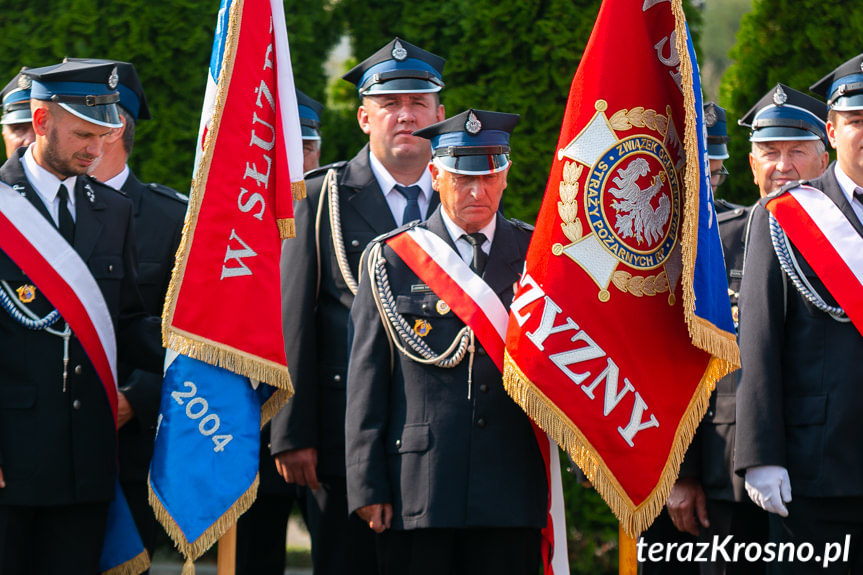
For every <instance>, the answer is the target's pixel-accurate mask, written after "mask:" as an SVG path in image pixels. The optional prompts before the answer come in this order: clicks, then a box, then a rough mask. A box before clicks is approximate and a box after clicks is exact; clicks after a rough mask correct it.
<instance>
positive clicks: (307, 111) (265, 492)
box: [237, 90, 324, 575]
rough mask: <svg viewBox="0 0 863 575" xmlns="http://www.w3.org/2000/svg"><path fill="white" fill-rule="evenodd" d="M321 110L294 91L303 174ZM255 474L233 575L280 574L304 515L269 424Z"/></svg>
mask: <svg viewBox="0 0 863 575" xmlns="http://www.w3.org/2000/svg"><path fill="white" fill-rule="evenodd" d="M323 109H324V107H323V106H322V105H321V103H320V102H318V101H316V100H314V99H313V98H310V97H309V96H307V95H306V94H304V93H303V92H301V91H300V90H297V111H298V112H299V116H300V129H301V131H302V138H303V172H304V173H308V172H310V171H311V170H314V169H317V168H318V167H319V165H318V160H319V159H320V156H321V112H322V111H323ZM259 470H260V471H259V473H260V478H261V482H260V485H259V486H258V497H257V499H255V502H254V503H253V504H252V506H251V507H250V508H249V510H248V511H246V512H245V513H244V514H243V515H242V516H241V517H240V519H239V521H238V522H237V575H267V574H272V575H281V574H282V573H284V571H285V541H286V538H287V533H288V518H289V517H290V515H291V510H292V509H293V507H294V503H296V504H297V507H298V508H299V510H300V512H301V513H302V515H303V517H304V518H305V515H306V509H305V505H306V497H305V493H306V490H305V487H300V486H298V485H297V484H296V483H287V482H285V479H284V478H283V477H282V476H281V475H280V474H279V472H278V470H277V469H276V463H275V460H274V459H273V456H272V455H270V423H267V424H266V425H264V427H263V429H262V430H261V461H260V464H259Z"/></svg>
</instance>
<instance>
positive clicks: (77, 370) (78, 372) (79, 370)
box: [75, 365, 84, 375]
mask: <svg viewBox="0 0 863 575" xmlns="http://www.w3.org/2000/svg"><path fill="white" fill-rule="evenodd" d="M82 373H84V368H83V367H81V366H80V365H76V366H75V375H81V374H82Z"/></svg>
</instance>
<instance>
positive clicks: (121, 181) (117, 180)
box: [104, 164, 129, 190]
mask: <svg viewBox="0 0 863 575" xmlns="http://www.w3.org/2000/svg"><path fill="white" fill-rule="evenodd" d="M128 178H129V164H123V169H122V170H120V173H119V174H117V175H116V176H114V177H113V178H111V179H110V180H108V181H106V182H104V183H105V184H107V185H109V186H111V187H112V188H114V189H115V190H122V189H123V186H124V185H126V180H127V179H128Z"/></svg>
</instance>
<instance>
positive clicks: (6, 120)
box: [0, 67, 33, 124]
mask: <svg viewBox="0 0 863 575" xmlns="http://www.w3.org/2000/svg"><path fill="white" fill-rule="evenodd" d="M26 69H27V68H26V67H24V68H22V69H21V70H22V71H23V70H26ZM0 100H2V102H3V119H2V120H0V124H29V123H30V122H32V121H33V114H32V113H31V112H30V78H29V77H27V76H25V75H24V74H22V73H21V72H18V73H17V74H15V77H14V78H12V79H11V80H10V81H9V83H8V84H6V86H5V87H4V88H3V90H2V91H0Z"/></svg>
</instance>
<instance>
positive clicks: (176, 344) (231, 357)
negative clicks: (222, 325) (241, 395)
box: [162, 326, 294, 395]
mask: <svg viewBox="0 0 863 575" xmlns="http://www.w3.org/2000/svg"><path fill="white" fill-rule="evenodd" d="M162 337H163V342H164V345H165V347H168V348H170V349H173V350H175V351H176V352H178V353H180V354H182V355H185V356H188V357H191V358H192V359H197V360H199V361H203V362H204V363H209V364H210V365H215V366H218V367H223V368H225V369H227V370H229V371H233V372H234V373H237V374H239V375H243V376H245V377H248V378H250V379H256V380H258V381H261V382H263V383H266V384H268V385H272V386H274V387H278V388H279V389H285V390H288V392H289V393H290V394H291V395H293V393H294V388H293V386H292V385H291V376H290V374H289V373H288V368H287V366H285V365H280V364H278V363H275V362H272V361H268V360H266V359H263V358H261V357H258V356H254V355H250V354H248V353H245V352H243V351H240V350H238V349H235V348H232V347H228V346H225V345H221V344H218V343H215V342H212V341H209V340H202V339H199V338H198V337H197V336H194V335H192V334H189V333H186V332H183V331H181V330H178V329H176V328H173V327H168V328H167V329H165V328H164V326H163V333H162Z"/></svg>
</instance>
